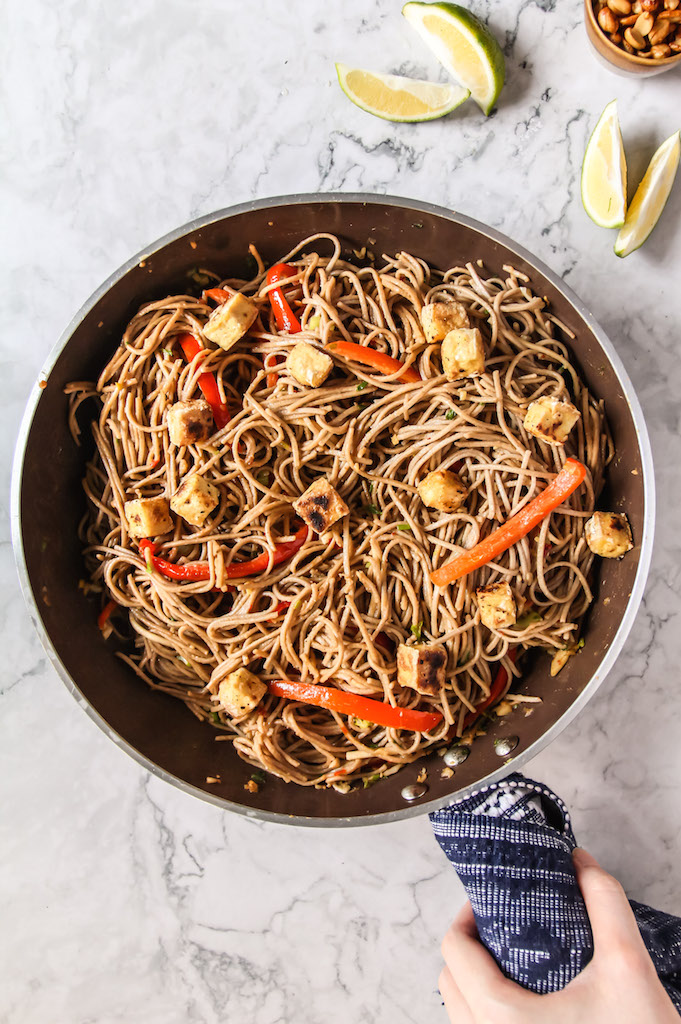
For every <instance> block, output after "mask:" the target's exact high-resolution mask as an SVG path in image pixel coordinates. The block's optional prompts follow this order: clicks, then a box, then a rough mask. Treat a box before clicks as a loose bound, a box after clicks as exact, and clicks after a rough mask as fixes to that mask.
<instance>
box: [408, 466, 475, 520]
mask: <svg viewBox="0 0 681 1024" xmlns="http://www.w3.org/2000/svg"><path fill="white" fill-rule="evenodd" d="M417 490H418V492H419V497H420V499H421V501H422V502H423V504H424V505H427V506H428V508H436V509H438V510H439V511H440V512H456V510H457V509H458V508H461V506H462V505H463V503H464V501H465V500H466V495H467V493H468V491H467V489H466V485H465V484H464V482H463V480H462V479H461V477H460V476H458V474H456V473H452V472H450V470H448V469H434V470H433V471H432V473H429V474H428V476H425V477H424V478H423V480H421V482H420V483H419V484H418V485H417Z"/></svg>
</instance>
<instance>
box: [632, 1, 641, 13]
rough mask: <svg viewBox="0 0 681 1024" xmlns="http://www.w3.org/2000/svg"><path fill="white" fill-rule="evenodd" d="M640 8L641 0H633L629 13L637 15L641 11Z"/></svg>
mask: <svg viewBox="0 0 681 1024" xmlns="http://www.w3.org/2000/svg"><path fill="white" fill-rule="evenodd" d="M642 10H643V8H642V7H641V0H634V2H633V4H632V5H631V13H632V14H636V15H638V14H640V13H641V11H642Z"/></svg>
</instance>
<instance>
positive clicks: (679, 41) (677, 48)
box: [669, 35, 681, 53]
mask: <svg viewBox="0 0 681 1024" xmlns="http://www.w3.org/2000/svg"><path fill="white" fill-rule="evenodd" d="M669 48H670V50H671V51H672V53H681V36H679V35H675V36H674V38H673V39H672V41H671V43H670V44H669Z"/></svg>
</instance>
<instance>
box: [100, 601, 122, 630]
mask: <svg viewBox="0 0 681 1024" xmlns="http://www.w3.org/2000/svg"><path fill="white" fill-rule="evenodd" d="M116 608H118V604H117V603H116V601H107V603H106V604H105V605H104V607H103V608H102V610H101V612H100V613H99V615H98V616H97V625H98V626H99V628H100V629H101V630H103V629H104V627H105V626H106V624H107V622H108V621H109V618H110V617H111V613H112V612H113V611H115V610H116Z"/></svg>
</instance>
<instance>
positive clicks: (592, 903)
mask: <svg viewBox="0 0 681 1024" xmlns="http://www.w3.org/2000/svg"><path fill="white" fill-rule="evenodd" d="M572 856H573V860H574V864H575V867H576V869H577V881H578V883H579V887H580V889H581V891H582V896H583V897H584V902H585V904H586V909H587V913H588V915H589V921H590V923H591V931H592V933H593V938H594V953H595V955H597V954H598V955H604V954H607V955H608V956H610V955H611V954H614V955H619V954H621V953H622V952H623V951H624V950H625V949H626V950H630V951H634V950H635V951H637V952H644V953H645V952H646V948H645V945H644V943H643V939H642V938H641V933H640V932H639V930H638V925H637V924H636V918H635V917H634V912H633V911H632V909H631V907H630V906H629V900H628V899H627V895H626V893H625V891H624V889H623V888H622V886H621V885H620V883H619V882H618V881H617V879H616V878H613V876H612V875H609V874H608V872H607V871H604V869H603V868H602V867H601V866H600V864H599V863H598V861H597V860H596V859H595V857H592V856H591V854H590V853H587V852H586V850H582V849H580V848H579V847H578V848H577V849H576V850H574V852H573V855H572Z"/></svg>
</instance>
